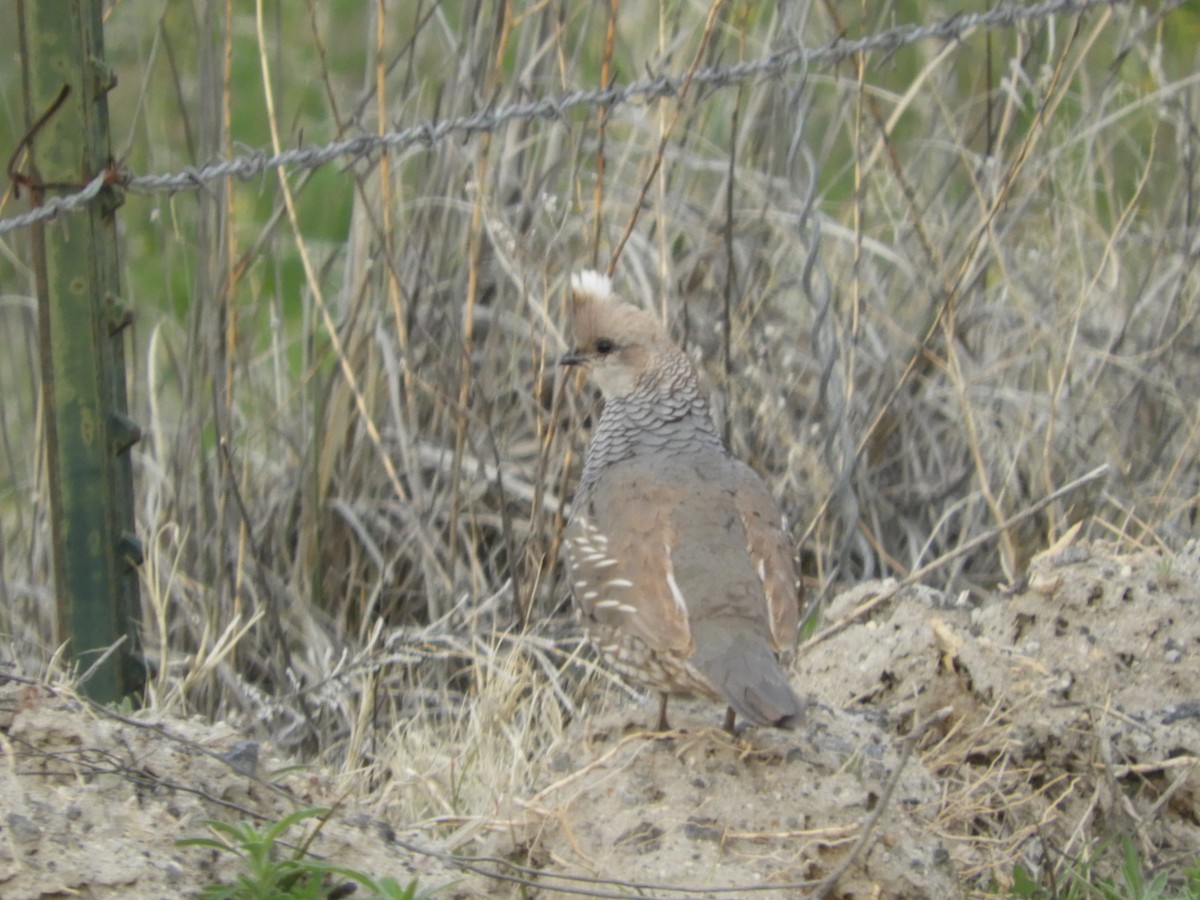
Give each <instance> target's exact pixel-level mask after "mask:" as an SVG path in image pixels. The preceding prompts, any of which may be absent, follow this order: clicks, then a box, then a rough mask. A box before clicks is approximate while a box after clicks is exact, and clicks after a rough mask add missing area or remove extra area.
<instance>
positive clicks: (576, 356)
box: [558, 349, 585, 366]
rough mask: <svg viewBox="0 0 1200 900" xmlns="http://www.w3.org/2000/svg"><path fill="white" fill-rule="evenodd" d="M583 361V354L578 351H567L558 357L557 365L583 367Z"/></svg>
mask: <svg viewBox="0 0 1200 900" xmlns="http://www.w3.org/2000/svg"><path fill="white" fill-rule="evenodd" d="M584 360H585V357H584V355H583V353H581V352H580V351H579V350H578V349H574V350H568V351H567V352H566V353H564V354H563V355H562V356H560V357H559V358H558V364H559V365H560V366H581V365H583V363H584Z"/></svg>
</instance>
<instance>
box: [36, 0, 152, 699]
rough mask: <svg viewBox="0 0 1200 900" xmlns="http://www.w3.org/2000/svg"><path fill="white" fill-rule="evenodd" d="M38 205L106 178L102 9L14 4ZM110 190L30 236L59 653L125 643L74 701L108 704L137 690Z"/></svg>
mask: <svg viewBox="0 0 1200 900" xmlns="http://www.w3.org/2000/svg"><path fill="white" fill-rule="evenodd" d="M17 14H18V17H19V28H20V40H21V55H22V70H23V87H24V99H25V122H26V127H27V129H28V135H27V148H28V150H29V159H28V162H27V163H26V166H25V169H24V172H25V174H26V175H27V176H28V177H29V181H30V184H29V185H27V187H29V188H30V190H31V193H32V194H33V197H34V202H35V203H36V202H42V201H44V200H46V199H50V198H51V197H54V196H56V195H58V194H63V193H71V192H74V191H76V190H78V189H79V188H80V187H82V186H83V185H85V184H87V183H88V182H90V181H91V180H92V179H93V178H95V177H96V175H97V174H99V173H100V172H102V171H104V170H105V169H106V168H107V167H108V166H109V164H110V159H109V153H110V151H109V135H108V101H107V99H106V95H107V93H108V91H109V90H111V89H112V87H113V86H114V85H115V83H116V82H115V78H114V76H113V75H112V73H111V72H110V70H109V69H108V68H107V67H106V66H105V63H104V37H103V31H102V20H101V3H100V0H18V4H17ZM120 203H121V199H120V195H119V194H118V193H117V192H116V191H115V190H114V189H113V188H112V187H105V188H104V189H103V191H102V192H101V193H100V195H99V197H97V199H96V200H95V201H94V202H93V203H92V204H91V205H90V206H89V207H88V208H87V209H85V210H83V211H81V212H78V213H74V214H70V215H65V216H62V217H60V218H58V219H57V220H55V221H52V222H50V223H47V224H46V225H44V226H36V227H35V228H34V230H33V257H34V266H35V269H36V273H37V294H38V326H39V340H40V345H41V346H40V351H41V366H42V397H43V401H44V404H45V432H46V462H47V478H48V483H49V488H50V509H51V520H52V529H53V535H52V537H53V547H54V580H55V589H56V591H57V597H58V626H59V639H60V640H63V639H65V640H67V641H68V642H69V650H70V653H71V655H72V656H73V657H74V658H75V659H76V660H78V662H79V668H80V670H81V671H87V670H88V669H89V668H91V667H92V666H94V665H95V664H96V662H97V660H98V659H100V656H101V653H102V651H103V650H105V649H106V648H108V647H110V646H112V645H113V644H114V643H116V642H117V641H118V640H119V639H121V638H122V637H124V638H126V641H125V642H124V644H122V645H121V647H120V648H119V649H118V650H117V652H115V653H113V654H111V655H110V656H109V657H108V658H107V659H106V660H104V661H103V662H102V663H100V664H99V665H98V666H96V667H95V669H94V671H93V672H92V675H91V677H90V678H89V679H88V681H87V682H86V683H85V684H84V687H83V689H84V690H85V691H86V692H87V693H88V694H89V695H90V696H91V697H93V698H94V699H97V700H101V701H113V700H117V699H119V698H121V697H123V696H126V695H128V694H129V693H131V692H134V691H138V690H139V689H140V688H141V686H142V683H143V674H142V669H141V664H140V652H139V650H138V648H137V646H136V637H137V629H136V621H137V617H138V615H139V604H138V581H137V571H136V565H137V564H138V563H139V562H140V561H141V552H140V547H139V544H138V542H137V539H136V537H135V535H134V517H133V481H132V472H131V467H130V459H129V448H130V446H132V444H133V443H134V442H136V440H137V439H138V437H139V433H138V430H137V428H136V427H135V426H134V425H133V424H132V423H131V422H130V420H129V418H128V416H127V414H126V385H125V353H124V344H123V342H124V326H125V324H126V323H127V322H128V315H127V313H126V312H125V311H124V309H123V308H122V305H121V302H120V299H119V298H120V291H119V278H118V270H117V235H116V215H115V214H116V209H117V207H118V206H120Z"/></svg>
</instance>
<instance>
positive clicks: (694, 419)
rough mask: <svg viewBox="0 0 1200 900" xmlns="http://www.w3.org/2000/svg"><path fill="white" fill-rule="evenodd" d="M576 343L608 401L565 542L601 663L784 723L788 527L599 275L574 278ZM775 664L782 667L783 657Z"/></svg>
mask: <svg viewBox="0 0 1200 900" xmlns="http://www.w3.org/2000/svg"><path fill="white" fill-rule="evenodd" d="M571 287H572V294H573V297H572V306H573V310H572V311H573V323H572V324H573V332H574V345H573V348H572V349H571V350H570V351H569V352H567V353H566V354H565V355H564V356H563V357H562V359H561V360H560V363H561V364H562V365H567V366H582V367H583V368H584V370H585V371H586V372H587V374H588V375H589V376H591V379H592V381H594V382H595V384H596V385H597V386H598V387H599V388H600V391H601V393H603V395H604V400H605V403H604V410H603V412H602V413H601V415H600V422H599V424H598V425H597V426H596V428H595V431H594V433H593V434H592V441H591V444H590V446H589V447H588V451H587V458H586V460H585V462H584V466H583V476H582V478H581V479H580V481H579V488H578V489H577V490H576V492H575V498H574V500H573V502H572V504H571V516H570V522H569V524H568V526H567V531H566V537H565V545H566V550H567V554H568V561H569V564H570V573H571V588H572V592H573V593H574V595H575V599H576V601H577V603H578V604H579V608H580V611H581V613H582V617H583V620H584V623H585V625H586V627H587V629H588V633H589V635H590V637H591V638H592V640H593V641H594V642H595V643H596V644H597V645H598V647H599V650H600V653H601V655H602V656H603V657H604V659H605V661H606V662H607V663H608V665H610V666H611V667H612V668H613V669H615V670H616V671H617V672H618V673H620V674H621V675H622V676H624V677H626V678H628V679H630V680H632V681H634V682H636V683H639V684H641V685H643V686H645V687H648V688H650V689H651V690H655V691H658V692H660V693H661V695H662V703H661V707H660V711H659V722H658V727H659V729H660V730H663V731H665V730H667V728H668V727H669V726H668V723H667V698H668V696H669V695H670V694H692V695H698V696H701V697H707V698H710V699H712V700H718V701H721V700H723V701H724V702H725V703H727V704H728V706H729V709H728V711H727V714H726V718H725V727H726V728H727V729H728V730H730V731H732V730H733V726H734V722H735V719H736V716H738V715H740V716H741V717H742V718H743V719H745V720H746V721H748V722H750V723H753V724H754V725H773V726H776V727H779V728H791V727H794V726H795V725H797V724H799V722H800V720H801V717H802V707H801V704H800V701H799V700H798V699H797V697H796V694H795V693H794V692H793V690H792V688H791V685H790V684H789V683H788V678H787V673H786V670H785V668H784V665H783V664H784V663H786V662H789V661H790V659H791V655H792V653H793V652H794V649H795V645H796V640H797V637H798V632H799V626H800V607H801V603H802V594H801V589H800V586H799V582H798V580H797V577H796V568H795V562H794V559H793V555H792V549H791V545H790V542H789V540H788V536H787V533H786V532H785V530H784V526H783V517H782V515H781V514H780V511H779V507H778V506H777V505H776V503H775V500H774V498H773V497H772V496H771V492H770V491H769V490H768V489H767V486H766V485H765V484H764V483H763V481H762V479H761V478H759V477H758V475H756V474H755V473H754V471H753V470H752V469H751V468H750V467H749V466H747V465H746V464H745V463H743V462H742V461H741V460H738V459H735V458H734V457H733V456H731V455H730V453H729V451H728V450H727V449H726V448H725V444H724V442H723V441H722V440H721V437H720V435H718V434H717V429H716V427H715V426H714V425H713V422H712V419H711V417H710V416H709V413H708V405H707V403H706V402H705V399H704V397H703V395H702V394H701V392H700V386H699V383H698V381H697V378H696V371H695V369H694V368H693V367H692V364H691V361H690V360H689V359H688V358H687V356H686V355H685V354H684V353H683V351H682V350H680V349H679V347H677V346H676V345H675V344H674V343H673V342H672V341H671V339H670V338H669V337H668V336H667V333H666V332H665V331H664V329H663V328H662V326H661V325H660V324H659V322H658V321H657V319H655V317H654V316H652V315H651V314H649V313H647V312H645V311H643V310H641V309H638V308H637V307H635V306H633V305H632V304H629V303H626V302H623V301H621V300H620V299H619V298H617V297H616V296H615V295H614V294H613V290H612V285H611V282H610V281H609V279H608V278H607V277H605V276H604V275H600V274H598V273H596V272H590V271H585V272H581V273H578V274H576V275H574V276H573V277H572V279H571ZM781 660H782V663H781Z"/></svg>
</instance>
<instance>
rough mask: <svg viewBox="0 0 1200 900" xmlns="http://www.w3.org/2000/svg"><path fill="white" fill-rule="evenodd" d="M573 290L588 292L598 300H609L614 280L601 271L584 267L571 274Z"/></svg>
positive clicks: (582, 292) (579, 292) (578, 292)
mask: <svg viewBox="0 0 1200 900" xmlns="http://www.w3.org/2000/svg"><path fill="white" fill-rule="evenodd" d="M571 290H573V291H574V292H575V293H577V294H588V295H590V296H591V297H593V298H594V299H596V300H607V299H608V298H609V297H611V296H612V281H611V279H609V277H608V276H607V275H605V274H603V273H601V272H596V271H594V270H592V269H583V270H582V271H580V272H575V273H573V274H572V275H571Z"/></svg>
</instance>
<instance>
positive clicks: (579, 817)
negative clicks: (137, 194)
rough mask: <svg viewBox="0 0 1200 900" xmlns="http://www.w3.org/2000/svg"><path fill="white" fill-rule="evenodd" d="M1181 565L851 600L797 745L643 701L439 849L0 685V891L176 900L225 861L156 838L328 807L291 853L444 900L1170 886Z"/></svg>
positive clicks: (818, 646)
mask: <svg viewBox="0 0 1200 900" xmlns="http://www.w3.org/2000/svg"><path fill="white" fill-rule="evenodd" d="M1198 557H1200V553H1198V552H1197V548H1196V547H1195V546H1191V547H1189V548H1188V550H1187V552H1185V553H1183V554H1180V555H1177V556H1173V557H1168V556H1165V555H1159V554H1155V553H1148V552H1147V553H1138V554H1134V555H1121V554H1120V553H1118V552H1116V551H1115V550H1113V549H1112V548H1106V547H1101V546H1084V545H1074V546H1068V547H1065V548H1064V549H1060V550H1056V551H1054V552H1051V553H1047V554H1044V555H1043V556H1042V557H1040V558H1039V559H1038V560H1036V561H1035V562H1034V564H1033V565H1032V566H1031V569H1030V572H1029V576H1028V578H1027V579H1026V580H1025V581H1024V583H1022V584H1021V585H1019V586H1017V587H1016V588H1015V589H1014V590H1012V591H1009V592H1007V593H1002V594H997V595H993V596H988V597H985V598H971V597H966V596H964V597H954V598H951V597H946V596H944V595H942V594H939V593H938V592H936V591H932V590H929V589H927V588H908V589H904V590H900V591H895V589H894V586H892V585H888V584H885V583H876V584H869V585H862V586H860V587H858V588H856V589H855V590H854V591H852V592H849V593H847V594H845V595H843V596H842V597H840V598H839V599H838V600H837V601H835V603H834V604H833V605H832V607H831V608H830V609H829V610H827V611H826V621H827V622H831V623H835V624H838V627H836V628H833V629H831V630H830V631H827V632H826V634H827V635H828V636H827V637H825V638H823V639H820V640H819V641H818V642H817V643H815V644H814V645H813V646H811V647H808V648H806V649H805V651H804V652H803V653H802V656H801V659H800V661H799V662H798V663H797V667H796V675H795V683H796V685H797V687H798V688H799V689H800V690H801V691H802V692H804V693H805V694H807V695H808V696H809V697H810V698H812V700H813V705H812V707H811V708H810V710H809V714H808V719H807V722H806V723H805V725H804V726H803V727H801V728H800V729H798V730H797V731H795V732H790V733H788V732H775V731H761V730H751V731H748V732H746V733H744V734H742V735H741V736H739V737H736V738H735V737H732V736H730V735H727V734H725V733H724V732H721V731H719V730H717V729H716V728H715V727H709V726H710V725H714V726H715V725H716V724H717V723H718V722H719V721H720V718H721V712H722V711H721V710H719V709H716V708H715V707H714V706H712V705H711V704H704V703H693V704H674V705H673V707H672V718H673V721H674V724H675V725H676V726H677V727H678V728H679V730H678V731H676V732H673V733H671V734H669V735H665V736H664V735H652V734H649V733H647V732H645V731H643V730H641V727H642V726H644V725H645V724H647V723H649V722H650V721H651V720H652V719H653V718H654V710H653V709H652V708H651V706H650V705H647V706H646V707H644V708H637V707H633V706H631V705H629V704H628V703H626V704H624V705H623V706H621V707H620V708H614V709H611V710H608V711H606V712H603V713H600V714H597V715H595V716H591V717H588V718H586V719H584V720H581V721H579V722H577V723H576V724H575V725H574V726H573V727H572V729H571V730H569V731H568V733H566V734H564V735H563V737H562V740H561V741H560V742H559V744H558V745H557V746H556V747H555V748H553V750H552V753H551V755H550V757H549V759H548V761H547V765H545V766H544V767H543V773H544V775H543V777H542V778H541V780H540V782H539V783H538V784H536V785H535V786H534V787H533V788H532V789H531V790H530V791H529V793H528V795H527V796H524V797H514V798H510V800H509V801H508V803H507V806H508V808H506V809H498V810H495V811H494V813H493V815H491V816H489V817H476V819H475V821H474V822H473V823H472V824H471V827H470V834H466V833H463V834H459V835H458V836H457V837H456V838H455V839H454V841H453V843H451V842H450V841H446V842H443V843H442V844H441V846H440V847H439V846H436V845H435V842H434V841H433V840H431V839H430V838H429V832H428V831H423V832H406V833H404V834H399V833H398V832H397V831H395V830H393V829H394V828H399V827H400V823H391V824H390V825H389V824H388V823H384V822H382V821H380V820H379V819H378V818H375V817H373V816H371V815H368V814H366V813H365V812H363V811H362V810H361V809H358V808H356V807H355V804H354V802H347V803H345V804H343V805H339V804H338V801H339V799H340V795H339V787H338V785H342V787H341V788H340V790H341V792H342V794H344V792H345V787H344V785H345V782H344V781H339V780H338V779H336V778H335V777H334V776H333V775H329V774H324V773H322V772H320V771H318V770H316V769H310V768H300V769H290V770H285V771H282V774H272V773H277V772H279V771H281V766H282V763H281V762H279V761H277V760H274V759H272V758H271V756H270V750H269V748H267V747H260V746H259V745H258V744H255V743H253V742H249V741H246V740H244V738H243V736H241V735H239V734H237V733H235V732H234V731H233V729H231V728H229V727H227V726H223V725H220V724H218V725H212V724H207V723H203V722H200V721H196V720H169V719H167V718H166V717H163V716H161V715H158V714H155V713H153V712H143V713H139V714H137V715H136V716H133V717H122V716H118V715H115V714H113V713H110V712H105V711H100V710H95V709H93V708H92V707H90V706H88V705H86V704H83V703H82V702H80V701H79V700H78V699H77V698H75V697H74V695H72V694H71V693H70V692H68V691H65V690H61V689H56V688H52V687H48V686H45V685H39V684H33V683H30V682H27V681H22V680H17V679H13V680H9V681H8V682H7V683H6V684H4V685H2V686H0V733H2V735H3V738H4V749H5V752H6V754H7V756H8V760H7V765H6V766H5V767H3V770H2V772H0V804H2V805H3V809H4V811H5V812H4V816H5V818H4V820H3V821H2V822H0V828H2V831H0V835H2V836H3V837H4V840H3V841H0V893H3V896H4V897H6V898H34V897H46V896H54V895H56V894H66V893H75V894H78V895H80V896H91V897H105V896H117V895H119V896H123V897H161V896H188V895H194V894H195V893H196V892H197V891H198V890H199V888H200V887H202V886H203V885H205V884H208V883H211V882H212V881H213V880H215V879H229V878H231V877H232V875H233V871H234V870H233V864H232V860H230V859H229V858H228V857H227V856H223V855H216V854H214V853H213V852H212V851H210V850H205V849H200V848H180V847H177V846H176V844H175V842H176V841H177V840H178V839H180V838H186V837H197V836H204V835H205V834H206V829H205V825H204V821H205V820H207V819H221V820H224V821H240V820H254V819H255V817H256V816H265V817H267V818H268V819H271V820H278V819H279V818H281V817H283V816H284V815H286V814H288V813H289V812H291V811H292V810H294V809H296V808H298V807H304V806H334V807H336V809H335V812H334V813H333V815H332V816H330V818H329V821H328V822H327V823H326V824H325V826H324V827H323V828H322V829H321V830H320V832H319V834H318V836H317V837H316V839H315V841H314V842H313V844H312V847H311V849H312V851H313V852H314V853H316V854H319V855H320V856H322V857H324V858H326V859H329V860H331V861H334V862H337V863H338V864H341V865H345V866H349V867H352V868H356V869H359V870H361V871H365V872H370V873H372V874H375V875H385V874H391V875H392V876H393V877H396V878H397V879H398V880H400V881H401V882H404V881H406V880H407V878H409V877H412V876H414V875H416V876H419V877H420V883H421V886H422V887H435V886H438V885H443V884H451V887H449V888H448V889H447V890H445V891H443V892H440V893H439V894H438V896H444V897H456V896H459V897H466V896H482V895H496V896H509V895H515V894H517V893H519V892H521V891H525V892H526V895H529V896H537V895H541V896H554V895H555V894H556V893H558V892H559V891H560V890H563V889H566V888H573V889H579V888H587V889H590V890H600V891H602V892H604V893H605V894H606V895H608V896H611V895H633V894H637V895H638V896H661V897H667V896H678V895H679V892H680V891H681V890H683V891H686V890H688V889H700V888H713V887H724V888H729V889H734V893H736V890H737V889H742V890H749V889H751V888H753V889H754V890H755V896H764V897H772V896H779V897H783V896H796V895H797V892H798V891H799V890H801V889H802V888H805V887H809V888H811V887H813V886H814V885H816V884H817V883H818V882H820V881H821V880H822V879H827V878H830V877H831V876H833V875H835V874H836V875H837V883H836V887H835V888H834V890H833V896H842V897H853V896H885V897H921V896H930V895H933V896H950V895H954V894H955V893H959V892H962V891H968V892H969V891H970V890H971V889H972V888H982V887H985V886H987V885H991V884H999V885H1003V884H1004V883H1005V881H1006V879H1008V878H1010V877H1011V875H1012V872H1013V866H1014V864H1015V863H1018V862H1019V863H1020V864H1021V865H1022V866H1024V867H1025V868H1026V869H1027V870H1029V871H1031V872H1033V873H1035V875H1036V874H1038V873H1040V872H1042V870H1043V869H1045V868H1046V867H1048V866H1060V865H1062V864H1063V863H1064V861H1070V860H1076V859H1079V858H1081V857H1083V856H1085V855H1086V854H1087V853H1088V852H1089V851H1092V850H1094V848H1095V844H1096V842H1097V841H1098V840H1101V839H1103V838H1106V837H1111V836H1112V835H1115V834H1121V835H1126V836H1129V837H1130V838H1131V839H1132V840H1133V841H1134V842H1135V846H1136V847H1137V849H1138V850H1139V852H1140V854H1141V856H1142V859H1143V861H1144V862H1146V863H1147V864H1149V865H1159V864H1162V865H1170V866H1175V867H1179V866H1181V864H1182V863H1183V862H1185V861H1191V860H1192V859H1194V855H1195V848H1196V847H1200V822H1198V821H1197V816H1196V812H1195V810H1196V809H1197V808H1200V766H1198V765H1197V762H1198V761H1200V702H1198V699H1197V690H1196V685H1197V684H1200V615H1198V614H1197V613H1198V606H1200V559H1198ZM880 596H882V597H883V598H884V599H882V600H880V599H872V598H879V597H880ZM864 605H865V607H866V609H865V610H864ZM535 752H540V751H535ZM260 755H261V756H262V759H259V758H258V756H260ZM264 776H269V777H264ZM443 833H444V832H443ZM418 845H419V846H418ZM451 846H453V849H454V850H455V852H456V854H462V853H465V852H471V853H474V854H476V857H475V858H474V859H473V860H472V859H471V858H464V857H462V856H461V855H460V856H459V857H458V860H457V861H455V860H453V859H451V858H450V857H449V856H448V855H447V854H446V853H445V852H444V851H445V850H446V849H448V848H449V847H451ZM420 849H425V850H427V851H429V852H427V853H422V852H419V850H420ZM481 870H486V871H488V872H494V873H498V874H503V875H505V876H506V877H507V878H509V879H516V880H519V881H524V882H527V883H530V884H526V885H525V886H524V887H520V886H516V885H514V884H513V882H512V881H511V880H510V881H500V880H496V879H491V878H485V877H483V875H481V874H480V872H481ZM581 879H582V880H583V881H582V883H581ZM595 880H599V881H601V882H603V883H602V884H597V883H595Z"/></svg>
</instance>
